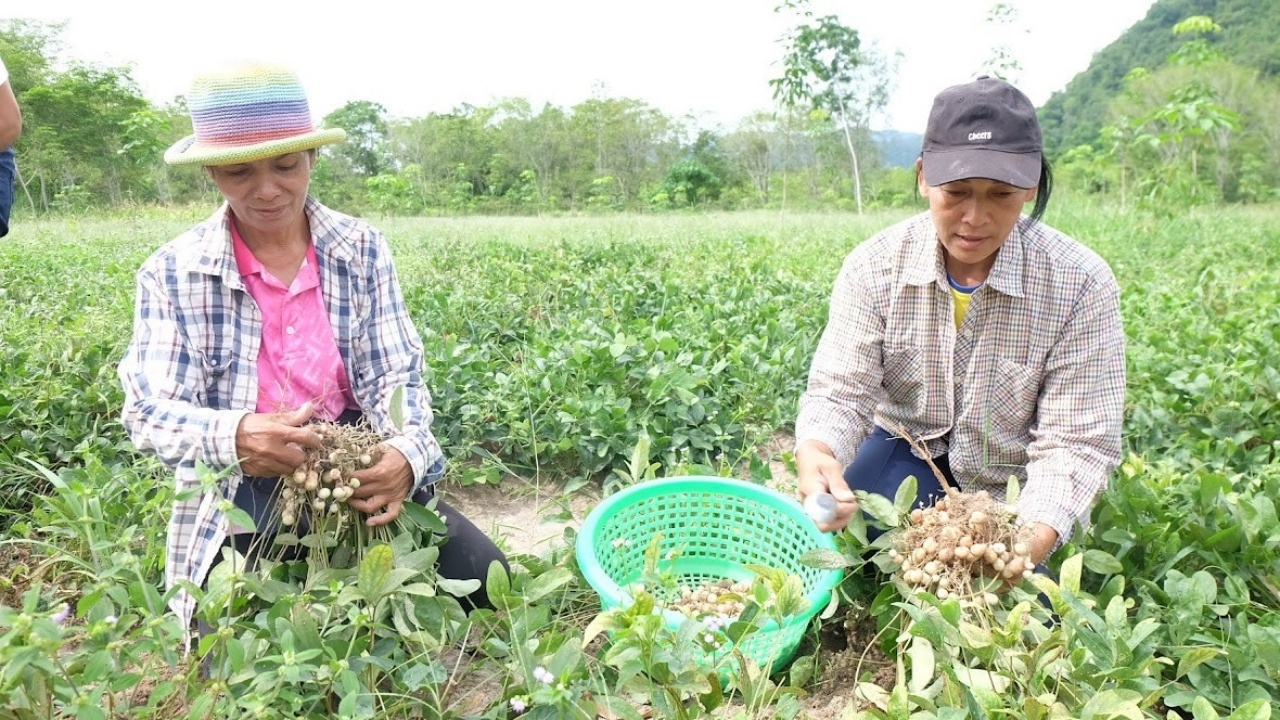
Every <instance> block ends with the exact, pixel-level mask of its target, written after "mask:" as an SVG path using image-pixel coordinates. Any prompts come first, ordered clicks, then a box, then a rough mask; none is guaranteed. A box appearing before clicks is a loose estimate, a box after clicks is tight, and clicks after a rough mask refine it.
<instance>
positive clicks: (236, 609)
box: [0, 198, 1280, 720]
mask: <svg viewBox="0 0 1280 720" xmlns="http://www.w3.org/2000/svg"><path fill="white" fill-rule="evenodd" d="M1055 200H1057V199H1056V198H1055ZM207 213H208V209H207V208H200V209H190V210H185V211H178V210H172V211H166V212H163V213H162V212H159V211H140V212H139V213H137V214H134V215H121V216H111V217H79V218H61V219H48V220H40V221H37V222H28V223H24V224H23V225H21V226H15V228H14V230H13V233H12V234H11V235H10V236H9V237H7V238H6V239H5V240H4V241H0V719H2V720H8V719H10V718H12V719H15V720H18V719H20V720H35V719H37V718H40V719H45V718H65V717H76V718H79V719H81V720H90V719H94V718H111V719H113V720H114V719H116V718H242V717H243V718H250V717H252V718H294V717H308V718H310V717H342V718H373V717H377V718H486V719H496V718H513V717H528V718H586V719H592V718H597V717H599V718H642V717H655V718H696V717H725V718H752V719H754V718H775V717H777V718H817V719H819V720H828V719H829V720H840V719H843V718H864V717H865V718H895V719H896V718H903V719H905V718H913V719H915V718H921V719H923V718H939V719H951V720H958V719H959V718H973V719H975V720H976V719H978V718H1001V719H1003V718H1026V719H1028V720H1038V719H1040V718H1068V717H1070V718H1095V719H1098V720H1101V719H1103V718H1195V719H1196V720H1208V719H1210V718H1227V717H1230V718H1233V719H1244V718H1250V719H1253V718H1258V719H1262V718H1268V717H1270V716H1271V715H1272V713H1273V711H1276V710H1280V518H1278V517H1277V511H1276V499H1277V498H1280V208H1276V207H1269V208H1267V207H1263V208H1257V207H1255V208H1229V209H1218V210H1205V209H1197V210H1195V212H1194V213H1191V214H1184V215H1174V216H1163V215H1154V214H1148V213H1140V212H1132V211H1121V210H1119V209H1116V208H1107V207H1076V206H1072V205H1071V204H1070V203H1063V204H1060V205H1059V206H1058V207H1056V208H1053V209H1052V210H1051V212H1050V213H1049V217H1048V220H1049V221H1050V223H1051V224H1053V225H1055V226H1056V227H1058V228H1060V229H1062V230H1064V231H1065V232H1067V233H1069V234H1071V235H1073V236H1075V237H1077V238H1079V239H1080V240H1082V241H1083V242H1085V243H1086V244H1087V245H1089V246H1091V247H1093V248H1094V249H1096V250H1097V251H1098V252H1099V253H1100V254H1101V255H1102V256H1103V257H1105V258H1106V259H1107V260H1108V261H1109V262H1110V263H1111V265H1112V267H1113V269H1114V270H1115V273H1116V275H1117V277H1118V279H1119V281H1120V284H1121V288H1122V291H1123V314H1124V321H1125V330H1126V334H1127V337H1128V346H1127V354H1128V367H1129V390H1128V399H1127V411H1126V426H1125V443H1126V448H1125V453H1126V459H1125V461H1124V463H1123V464H1122V466H1121V468H1120V469H1119V470H1118V471H1117V472H1116V474H1115V476H1114V477H1113V479H1112V482H1111V484H1110V486H1109V488H1108V489H1107V491H1106V493H1105V495H1104V497H1103V498H1102V500H1101V501H1100V502H1099V503H1098V505H1097V507H1096V509H1095V511H1094V515H1093V523H1092V525H1091V527H1089V528H1088V529H1087V530H1085V531H1083V532H1081V533H1079V534H1077V536H1076V538H1075V539H1074V541H1073V542H1072V543H1070V544H1068V545H1067V546H1066V547H1064V548H1062V549H1061V550H1060V551H1059V552H1058V553H1056V554H1055V556H1054V557H1053V559H1052V562H1051V563H1050V566H1051V569H1052V570H1054V572H1055V575H1056V578H1055V579H1053V580H1050V579H1042V581H1040V582H1039V584H1037V585H1036V586H1035V587H1034V588H1033V589H1028V588H1026V587H1024V588H1021V589H1018V590H1016V591H1013V592H1009V593H1007V594H1005V595H1003V596H1001V597H1000V599H999V602H997V603H996V604H994V605H992V606H990V607H988V606H986V605H982V606H980V607H976V608H975V607H973V606H966V605H964V604H963V603H962V602H960V600H958V599H957V598H951V599H948V600H939V599H938V598H937V597H936V596H934V595H921V594H919V593H915V592H913V591H912V590H911V589H909V588H908V587H906V586H905V585H903V584H902V583H900V582H892V581H890V580H889V579H888V578H887V577H886V576H885V575H884V574H882V573H880V572H879V571H877V570H875V569H874V566H873V565H870V564H869V565H867V566H865V567H861V568H858V569H851V570H850V571H849V572H848V574H847V579H846V581H845V582H844V584H843V585H842V586H841V587H840V589H839V592H838V594H837V601H836V602H833V604H832V605H831V606H830V607H828V608H826V609H825V610H824V611H823V612H821V613H820V614H819V620H817V621H815V623H814V624H813V626H812V627H811V628H810V630H809V633H808V635H807V636H806V638H805V640H804V642H803V643H802V644H801V647H800V650H799V652H798V654H797V658H796V660H795V661H794V662H793V663H791V664H790V665H789V666H788V667H786V668H771V667H758V666H756V665H754V664H752V663H742V664H739V665H735V668H736V670H735V672H734V674H733V677H732V678H731V679H730V681H729V682H728V683H727V684H722V683H721V682H719V681H717V673H716V672H714V670H715V668H712V669H711V670H712V671H709V670H708V669H707V668H706V667H705V666H703V665H699V664H697V662H696V661H695V656H698V655H699V653H697V652H694V651H695V650H699V649H701V650H706V649H707V648H708V647H715V646H721V645H723V644H724V643H725V641H729V642H730V643H731V642H732V641H736V640H737V639H740V638H741V637H743V636H745V635H746V634H749V633H751V632H756V631H759V629H760V628H759V627H758V626H754V625H753V624H752V623H751V622H747V621H741V622H737V623H734V624H733V625H731V626H729V627H711V628H702V629H698V630H697V631H696V632H695V631H690V630H688V628H685V629H674V628H671V627H669V626H667V625H666V624H664V623H662V622H660V621H658V620H657V618H658V617H659V616H656V615H651V614H648V613H647V612H645V611H644V610H645V609H644V608H639V609H637V608H632V609H631V610H625V609H624V610H613V611H610V612H609V613H607V614H605V615H603V616H602V615H601V610H600V604H599V600H598V599H597V597H596V596H595V595H594V593H593V592H592V591H591V588H590V587H589V586H588V585H587V584H586V583H585V582H584V580H583V576H582V573H581V571H580V569H579V567H578V564H577V562H576V561H575V558H574V556H573V552H572V545H571V540H572V537H573V530H572V529H570V530H569V531H567V533H566V537H565V539H564V541H563V542H561V543H559V544H557V545H553V546H551V547H548V548H545V549H544V550H543V551H542V552H539V553H532V552H530V553H523V552H513V553H512V565H513V567H512V573H511V575H510V577H509V578H508V577H501V578H493V580H492V581H491V583H490V595H491V598H492V599H493V601H494V604H495V606H496V607H497V609H496V610H493V611H489V610H482V611H476V612H473V613H471V614H470V615H467V614H465V613H464V612H463V611H462V609H461V607H460V605H459V603H458V601H457V599H456V598H455V596H454V592H455V590H456V589H455V588H453V587H452V586H451V585H450V584H449V583H447V582H441V579H440V578H438V577H437V576H436V575H435V570H434V565H433V562H432V560H433V559H434V557H435V555H434V553H435V551H436V548H435V544H436V543H438V542H439V538H438V536H437V535H436V534H434V533H433V528H435V529H438V519H437V518H435V516H434V515H433V514H432V513H431V512H430V511H429V509H423V511H422V512H418V513H416V514H415V518H416V520H415V521H414V522H412V523H406V524H405V526H404V527H403V528H402V532H401V533H400V534H399V535H397V536H396V538H395V539H394V540H393V541H392V542H391V543H390V545H384V546H378V548H375V549H374V550H371V551H370V552H368V553H367V554H366V555H364V557H363V559H360V560H358V561H357V562H356V564H355V565H353V566H352V567H350V568H347V569H343V568H337V567H335V568H330V569H327V570H326V571H325V572H323V573H315V572H311V571H307V570H305V569H304V570H303V571H302V572H299V570H298V568H297V567H294V566H293V565H291V564H290V563H283V562H282V563H279V564H278V565H274V564H271V563H267V564H265V565H264V566H261V567H259V568H258V569H256V570H253V571H246V572H242V573H234V574H226V573H224V574H223V575H221V576H220V577H219V578H217V579H216V580H214V579H211V580H210V583H209V587H208V588H207V591H198V596H199V597H200V603H201V609H200V611H199V613H200V616H201V617H202V618H204V619H206V620H208V621H210V623H211V625H212V626H213V627H215V628H218V630H217V631H216V632H214V633H211V634H209V635H207V636H205V637H204V639H203V640H202V641H201V642H200V643H199V646H198V647H197V648H196V649H195V650H194V652H191V653H183V651H182V634H183V633H182V628H180V627H178V623H177V620H176V619H175V617H174V616H173V615H172V614H170V613H168V612H167V611H166V608H165V604H166V599H167V598H166V595H165V589H164V583H163V564H164V551H163V546H164V538H163V533H162V532H160V531H159V530H158V529H159V528H162V527H163V526H164V523H165V521H166V519H167V517H168V510H169V507H170V505H171V504H172V502H173V500H174V492H173V488H172V487H171V484H170V480H169V476H168V475H167V473H166V472H165V471H164V470H163V468H161V467H159V466H158V465H157V463H156V462H155V461H154V460H152V459H150V458H147V457H143V456H140V455H138V454H136V453H135V452H134V450H133V448H132V446H131V445H130V443H129V441H128V440H127V438H126V437H125V435H124V433H123V429H122V427H121V426H120V424H119V421H118V416H119V411H120V405H121V402H122V395H121V391H120V387H119V383H118V380H117V378H116V370H115V368H116V363H117V362H118V360H119V358H120V357H121V354H122V352H123V350H124V347H125V345H126V343H127V341H128V336H129V331H130V326H131V323H132V306H133V273H134V271H135V269H136V268H137V267H138V265H139V264H140V263H141V261H142V260H143V259H144V258H145V257H146V256H147V254H148V253H149V252H151V251H152V250H153V249H154V248H155V247H157V246H158V245H159V244H160V243H161V242H163V241H164V240H166V239H168V238H170V237H172V236H174V235H176V234H177V233H179V232H181V231H182V230H184V229H186V228H187V227H189V226H190V225H191V224H192V223H193V222H195V221H197V220H199V219H201V218H203V217H204V216H205V215H206V214H207ZM905 214H906V213H904V212H903V211H895V212H887V211H886V212H880V213H877V214H869V215H866V216H862V217H859V216H856V215H852V214H779V213H776V212H773V213H763V212H761V213H734V214H718V215H692V214H690V215H680V214H665V215H654V216H640V215H610V216H600V217H565V218H452V219H449V218H434V219H410V218H385V219H373V222H374V224H375V225H376V226H378V227H379V228H380V229H382V230H383V231H384V232H386V233H387V235H388V236H389V238H390V239H391V244H392V247H393V250H394V252H395V255H396V261H397V266H398V270H399V276H400V280H401V283H402V285H403V287H404V291H405V295H406V298H407V301H408V304H409V307H410V311H411V313H412V314H413V316H414V319H415V321H416V323H417V326H418V328H419V330H420V332H421V333H422V336H423V339H424V342H425V345H426V353H427V365H428V372H427V379H428V383H429V385H430V386H431V388H432V391H433V395H434V400H435V410H436V425H435V432H436V434H437V436H438V437H439V438H440V441H441V443H442V444H443V446H444V447H445V449H446V453H447V454H448V456H449V458H450V465H449V470H448V475H447V477H446V479H445V481H444V483H445V484H444V487H445V492H446V493H457V494H459V495H465V494H466V493H467V492H468V491H469V490H474V489H477V488H484V489H488V490H492V489H493V488H494V487H496V488H498V489H500V490H501V489H511V491H512V492H515V488H518V487H519V486H520V485H521V481H522V480H523V481H536V482H538V483H540V484H541V483H545V484H548V485H551V486H553V487H556V488H559V492H561V493H562V494H563V496H564V497H571V496H577V495H579V494H582V493H590V494H592V496H593V497H599V496H601V495H605V496H607V495H608V494H610V493H613V492H616V491H618V490H619V489H621V488H623V487H625V486H627V485H629V484H631V483H634V482H639V481H642V480H643V479H644V478H647V477H662V476H672V475H689V474H700V475H723V476H733V477H738V478H743V479H747V480H753V481H757V482H771V481H772V482H775V483H776V482H777V480H778V478H777V477H771V471H770V467H771V466H772V467H774V468H777V467H779V466H785V465H786V463H787V462H788V460H789V456H788V454H787V452H786V451H787V450H789V449H790V448H789V447H787V446H786V443H785V441H783V442H779V438H784V439H785V438H786V437H787V434H788V433H789V431H790V429H791V423H792V422H793V420H794V415H795V409H796V402H797V399H798V397H799V394H800V392H801V390H802V389H803V385H804V380H805V375H806V373H807V370H808V364H809V360H810V357H811V355H812V353H813V350H814V347H815V345H816V342H817V339H818V336H819V333H820V332H821V329H822V327H823V324H824V322H825V317H826V310H827V300H828V295H829V292H830V290H831V285H832V282H833V281H834V278H835V275H836V271H837V270H838V268H839V265H840V262H841V260H842V259H843V257H844V255H845V254H846V253H847V252H848V251H849V250H850V249H851V248H852V247H853V246H854V245H856V244H857V243H858V242H859V241H861V240H862V239H864V238H866V237H868V236H869V235H870V234H872V233H873V232H875V231H876V230H878V229H880V228H882V227H884V226H886V225H887V224H889V223H891V222H894V221H896V220H898V219H901V218H903V217H905ZM888 500H890V501H891V500H892V498H890V499H888ZM880 509H881V511H882V514H884V515H885V517H884V518H883V519H884V521H885V522H886V523H887V524H889V525H892V524H893V523H894V522H896V521H897V519H896V518H895V517H890V515H893V514H894V512H897V511H895V510H894V508H893V507H891V503H889V502H886V503H884V507H882V508H880ZM898 510H899V511H900V510H901V508H899V509H898ZM898 514H899V515H900V512H899V513H898ZM837 544H838V546H839V547H840V548H841V552H842V557H843V559H844V560H845V561H846V562H847V563H851V564H853V565H859V564H860V562H861V560H860V559H861V558H862V557H863V553H864V551H863V549H862V548H861V547H859V546H858V543H857V542H856V540H855V539H851V538H849V537H844V536H841V537H837ZM379 548H381V549H379ZM388 549H389V551H388ZM826 560H827V561H831V560H832V558H826ZM775 589H776V588H775ZM760 593H761V594H759V595H756V596H753V597H752V598H748V603H747V604H748V606H750V605H751V602H756V603H758V604H759V605H760V606H761V607H766V608H767V607H768V606H770V605H771V604H772V596H770V595H769V592H768V589H764V590H760ZM1038 593H1043V594H1044V596H1045V598H1046V599H1045V600H1038V599H1037V594H1038ZM1046 603H1047V604H1046ZM691 622H692V621H691ZM601 628H604V629H607V630H608V632H607V633H599V632H597V631H598V630H600V629H601ZM716 633H719V635H716ZM713 635H714V637H713ZM202 658H205V659H206V663H205V666H206V669H207V671H206V672H204V673H202V671H201V659H202ZM206 675H207V677H206Z"/></svg>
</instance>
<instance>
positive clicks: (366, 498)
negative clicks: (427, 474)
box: [347, 445, 413, 527]
mask: <svg viewBox="0 0 1280 720" xmlns="http://www.w3.org/2000/svg"><path fill="white" fill-rule="evenodd" d="M351 475H352V477H354V478H356V479H357V480H359V481H360V487H359V488H357V489H356V491H355V494H353V495H352V496H351V499H350V500H348V501H347V504H348V505H350V506H351V507H353V508H355V509H356V510H359V511H360V512H362V513H364V514H366V515H368V516H369V518H368V519H367V520H365V524H366V525H368V526H369V527H377V526H379V525H386V524H387V523H389V522H391V521H392V520H395V519H396V517H397V516H399V515H400V508H401V506H403V505H404V501H405V500H407V499H408V498H409V494H410V493H412V492H413V467H412V466H411V465H409V460H408V459H407V458H406V457H405V456H404V454H403V453H401V452H400V451H399V450H396V449H395V448H393V447H388V446H386V445H383V446H382V457H381V458H380V459H379V460H378V462H377V463H376V464H374V466H373V467H369V468H365V469H364V470H357V471H356V472H354V473H352V474H351Z"/></svg>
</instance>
